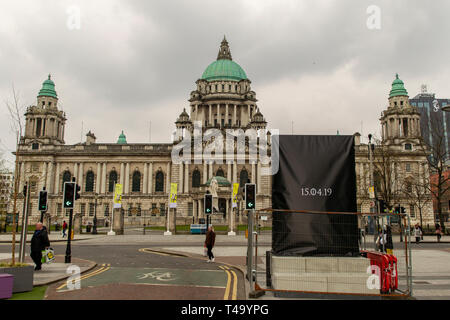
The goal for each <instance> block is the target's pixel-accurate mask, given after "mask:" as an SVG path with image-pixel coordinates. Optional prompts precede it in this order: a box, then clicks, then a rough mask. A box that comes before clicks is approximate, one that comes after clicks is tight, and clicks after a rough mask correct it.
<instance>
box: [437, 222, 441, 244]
mask: <svg viewBox="0 0 450 320" xmlns="http://www.w3.org/2000/svg"><path fill="white" fill-rule="evenodd" d="M436 236H437V242H441V237H442V228H441V226H440V225H439V223H438V224H436Z"/></svg>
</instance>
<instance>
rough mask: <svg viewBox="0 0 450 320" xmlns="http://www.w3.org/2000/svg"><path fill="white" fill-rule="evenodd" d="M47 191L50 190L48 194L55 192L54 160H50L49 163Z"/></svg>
mask: <svg viewBox="0 0 450 320" xmlns="http://www.w3.org/2000/svg"><path fill="white" fill-rule="evenodd" d="M19 190H20V189H19ZM47 191H48V194H52V193H53V162H52V161H50V162H49V163H48V172H47Z"/></svg>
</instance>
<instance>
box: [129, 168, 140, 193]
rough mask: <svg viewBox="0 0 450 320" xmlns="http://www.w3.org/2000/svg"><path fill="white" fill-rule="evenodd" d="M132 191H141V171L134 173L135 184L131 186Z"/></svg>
mask: <svg viewBox="0 0 450 320" xmlns="http://www.w3.org/2000/svg"><path fill="white" fill-rule="evenodd" d="M131 191H132V192H140V191H141V173H140V172H139V171H135V172H134V173H133V185H132V187H131Z"/></svg>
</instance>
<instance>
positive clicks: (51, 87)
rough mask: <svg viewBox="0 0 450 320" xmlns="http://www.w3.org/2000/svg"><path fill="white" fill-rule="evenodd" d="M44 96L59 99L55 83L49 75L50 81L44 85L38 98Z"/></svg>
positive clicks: (46, 81)
mask: <svg viewBox="0 0 450 320" xmlns="http://www.w3.org/2000/svg"><path fill="white" fill-rule="evenodd" d="M42 96H45V97H53V98H58V96H57V95H56V91H55V83H54V82H53V81H52V80H51V79H50V75H48V79H47V80H45V81H44V82H43V83H42V89H41V90H40V91H39V94H38V97H42Z"/></svg>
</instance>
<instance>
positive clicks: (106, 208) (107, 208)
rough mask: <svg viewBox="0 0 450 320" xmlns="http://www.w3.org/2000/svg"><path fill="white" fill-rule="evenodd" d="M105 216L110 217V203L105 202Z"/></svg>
mask: <svg viewBox="0 0 450 320" xmlns="http://www.w3.org/2000/svg"><path fill="white" fill-rule="evenodd" d="M105 217H109V203H107V204H105Z"/></svg>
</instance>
